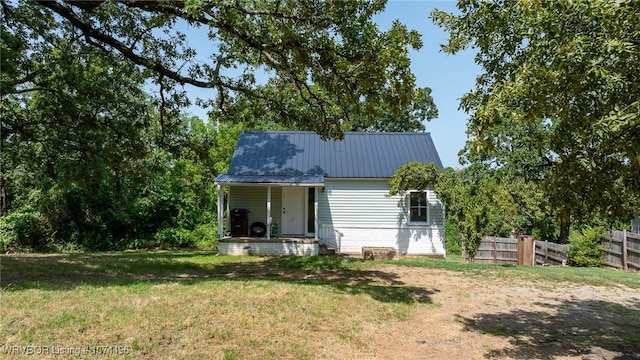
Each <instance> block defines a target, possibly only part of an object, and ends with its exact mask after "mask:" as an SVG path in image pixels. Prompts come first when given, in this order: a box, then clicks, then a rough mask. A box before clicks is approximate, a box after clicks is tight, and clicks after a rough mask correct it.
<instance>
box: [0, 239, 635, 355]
mask: <svg viewBox="0 0 640 360" xmlns="http://www.w3.org/2000/svg"><path fill="white" fill-rule="evenodd" d="M385 263H386V262H362V261H359V260H354V259H349V258H344V257H283V258H257V257H224V256H214V254H211V253H207V252H177V251H176V252H166V251H165V252H118V253H72V254H21V255H2V256H0V271H1V273H0V286H1V289H2V290H1V293H0V296H1V297H0V352H2V355H1V356H2V357H5V356H7V355H9V356H8V357H9V358H11V357H13V356H15V355H16V354H18V353H22V354H25V353H29V352H31V353H36V352H37V353H38V354H39V355H50V356H49V357H52V358H53V357H55V358H60V356H59V355H60V354H61V353H62V354H65V353H70V354H71V355H78V354H80V355H82V356H84V357H92V356H94V355H100V356H104V354H106V355H108V356H109V357H119V356H121V355H126V356H127V357H131V358H178V359H180V358H184V359H187V358H214V359H245V358H265V359H271V358H277V359H280V358H282V359H312V358H336V357H340V355H339V354H358V351H359V350H360V349H367V348H368V347H370V346H371V344H372V343H373V342H375V341H376V336H375V334H376V331H377V330H376V329H378V328H380V327H385V326H391V325H393V326H400V325H401V324H402V323H403V322H406V321H408V320H409V319H411V318H412V316H414V314H415V313H416V311H417V310H419V309H423V310H424V309H427V310H429V309H431V310H433V311H436V310H437V309H438V306H440V305H439V303H437V302H434V301H433V293H434V292H432V291H430V290H429V288H426V287H423V286H416V285H412V284H409V283H406V282H402V281H399V280H398V279H397V278H396V277H395V276H394V274H392V273H389V272H385V271H381V270H379V268H380V267H381V266H385ZM391 263H392V264H394V265H400V266H403V267H420V268H431V269H434V271H440V272H442V271H444V272H451V273H457V274H463V275H464V276H467V277H470V278H472V279H478V280H479V281H493V280H494V279H495V280H497V281H504V282H512V281H529V282H533V283H536V282H540V284H541V286H542V287H544V286H547V287H554V286H564V285H566V284H568V283H569V284H577V285H594V286H610V287H625V288H632V289H640V275H638V274H629V273H623V272H619V271H613V270H607V269H579V268H575V269H574V268H571V269H569V268H548V267H546V268H542V267H536V268H531V267H515V266H497V267H496V266H492V265H479V264H463V263H461V262H460V261H459V259H449V260H433V259H401V260H397V261H394V262H391ZM45 357H46V356H45ZM350 357H351V356H350ZM365 357H366V356H365ZM5 358H6V357H5Z"/></svg>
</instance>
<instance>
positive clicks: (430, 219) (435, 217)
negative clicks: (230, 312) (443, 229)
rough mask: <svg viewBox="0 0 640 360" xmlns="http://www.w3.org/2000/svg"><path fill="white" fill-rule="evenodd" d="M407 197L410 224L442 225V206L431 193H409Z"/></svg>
mask: <svg viewBox="0 0 640 360" xmlns="http://www.w3.org/2000/svg"><path fill="white" fill-rule="evenodd" d="M429 195H430V196H429ZM408 197H409V222H410V223H421V224H429V225H443V224H444V206H443V205H442V203H441V202H440V201H438V200H437V199H436V198H435V197H434V195H433V194H432V193H429V192H427V191H424V192H422V191H411V192H409V196H408Z"/></svg>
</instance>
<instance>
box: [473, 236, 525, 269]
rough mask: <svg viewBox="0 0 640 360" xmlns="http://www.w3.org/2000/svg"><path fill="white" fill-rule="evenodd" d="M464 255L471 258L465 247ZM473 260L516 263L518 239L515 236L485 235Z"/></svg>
mask: <svg viewBox="0 0 640 360" xmlns="http://www.w3.org/2000/svg"><path fill="white" fill-rule="evenodd" d="M462 256H463V258H466V259H468V258H469V257H468V256H467V254H466V251H464V249H463V252H462ZM472 261H473V262H474V263H486V264H514V265H515V264H517V263H518V240H517V239H515V238H501V237H496V236H485V237H484V239H482V242H480V246H478V252H477V253H476V256H475V257H474V258H473V260H472Z"/></svg>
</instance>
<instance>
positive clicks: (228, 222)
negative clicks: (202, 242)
mask: <svg viewBox="0 0 640 360" xmlns="http://www.w3.org/2000/svg"><path fill="white" fill-rule="evenodd" d="M230 206H231V187H230V186H227V230H228V231H231V209H229V207H230Z"/></svg>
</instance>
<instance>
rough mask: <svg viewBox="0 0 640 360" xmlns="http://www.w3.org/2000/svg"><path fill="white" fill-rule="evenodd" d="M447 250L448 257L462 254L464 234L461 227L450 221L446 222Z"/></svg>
mask: <svg viewBox="0 0 640 360" xmlns="http://www.w3.org/2000/svg"><path fill="white" fill-rule="evenodd" d="M444 238H445V250H446V251H447V255H449V254H454V255H460V254H462V232H461V231H460V227H459V226H458V225H457V224H456V223H455V222H453V221H452V220H450V219H446V220H445V222H444Z"/></svg>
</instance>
